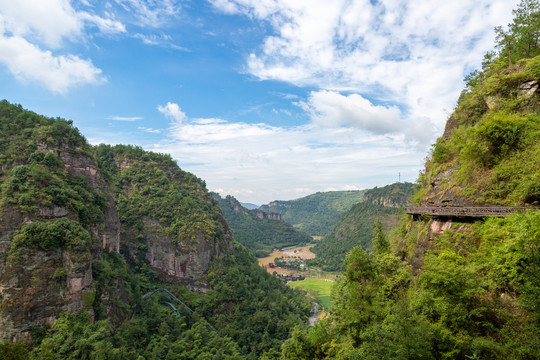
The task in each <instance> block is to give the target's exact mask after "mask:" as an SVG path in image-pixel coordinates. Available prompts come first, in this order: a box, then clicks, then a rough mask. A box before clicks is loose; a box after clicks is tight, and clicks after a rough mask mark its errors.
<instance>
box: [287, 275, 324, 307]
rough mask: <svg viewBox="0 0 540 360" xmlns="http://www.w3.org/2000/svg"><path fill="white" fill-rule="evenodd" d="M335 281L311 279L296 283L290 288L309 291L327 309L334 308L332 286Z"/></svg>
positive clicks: (291, 284) (290, 284)
mask: <svg viewBox="0 0 540 360" xmlns="http://www.w3.org/2000/svg"><path fill="white" fill-rule="evenodd" d="M333 285H334V281H333V280H330V279H323V278H309V279H306V280H302V281H294V282H292V283H289V286H291V287H293V288H297V289H302V290H305V291H307V292H308V293H309V294H310V295H311V296H313V297H314V298H315V301H316V302H318V303H319V304H321V305H323V306H324V307H325V308H326V309H330V308H331V307H332V306H333V303H334V301H333V300H334V298H333V297H332V286H333Z"/></svg>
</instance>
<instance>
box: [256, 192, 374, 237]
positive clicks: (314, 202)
mask: <svg viewBox="0 0 540 360" xmlns="http://www.w3.org/2000/svg"><path fill="white" fill-rule="evenodd" d="M363 197H364V191H363V190H362V191H330V192H324V193H320V192H318V193H316V194H312V195H309V196H306V197H303V198H300V199H296V200H291V201H274V202H271V203H270V204H268V205H263V206H261V207H260V209H261V210H265V211H276V212H279V213H281V215H282V218H283V220H285V221H287V222H288V223H289V224H292V225H293V226H294V227H295V228H296V229H298V230H300V231H304V232H306V233H308V234H309V235H314V236H323V235H326V234H328V233H330V231H332V228H333V227H334V226H335V225H336V224H337V223H338V221H339V219H340V218H341V216H342V215H343V214H344V213H346V212H347V211H348V210H349V209H350V208H351V207H352V206H353V205H354V204H356V203H358V202H360V201H362V200H363Z"/></svg>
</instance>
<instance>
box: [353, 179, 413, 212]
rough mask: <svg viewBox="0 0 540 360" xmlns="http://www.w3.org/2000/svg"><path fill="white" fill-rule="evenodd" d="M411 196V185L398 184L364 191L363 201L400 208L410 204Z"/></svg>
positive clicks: (406, 183) (405, 183)
mask: <svg viewBox="0 0 540 360" xmlns="http://www.w3.org/2000/svg"><path fill="white" fill-rule="evenodd" d="M413 194H414V186H413V184H411V183H408V182H403V183H401V182H399V183H394V184H390V185H386V186H383V187H374V188H373V189H369V190H366V193H365V194H364V199H363V200H364V201H365V202H370V203H373V204H377V205H384V206H393V207H402V206H405V205H407V204H408V203H409V202H410V198H411V196H412V195H413Z"/></svg>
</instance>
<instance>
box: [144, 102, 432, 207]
mask: <svg viewBox="0 0 540 360" xmlns="http://www.w3.org/2000/svg"><path fill="white" fill-rule="evenodd" d="M175 105H176V106H175ZM159 108H162V110H159ZM159 108H158V110H159V111H160V112H161V113H162V114H163V115H164V116H166V117H167V118H169V119H170V115H169V112H168V111H165V109H166V108H168V109H178V110H179V111H181V110H180V106H178V105H177V104H174V103H168V104H167V106H163V107H162V106H160V107H159ZM182 114H183V117H182V121H180V122H176V121H175V122H173V123H171V126H170V128H169V129H168V130H167V132H166V133H167V134H168V138H167V141H164V142H160V143H159V144H155V145H153V146H151V147H149V149H151V150H154V151H158V152H165V153H170V154H171V155H172V156H173V157H174V158H175V159H177V160H178V162H179V164H180V166H181V167H182V168H184V169H186V170H188V171H191V172H193V173H195V174H197V176H200V177H202V178H203V179H205V180H206V182H207V184H208V186H209V188H210V189H211V190H215V191H219V192H220V193H222V194H231V195H235V196H237V197H239V198H240V199H242V200H245V201H252V202H257V203H264V202H269V201H271V200H275V199H277V198H285V199H291V198H297V197H301V196H305V195H308V194H311V193H313V192H316V191H329V190H332V189H333V190H350V189H360V188H365V187H368V186H370V187H371V186H374V185H384V184H387V183H390V182H393V181H397V174H398V172H401V174H402V178H403V179H408V180H410V181H412V180H414V179H415V178H416V176H417V169H418V168H419V166H420V162H421V160H420V159H421V158H422V157H423V150H421V151H420V150H418V149H417V148H415V147H411V146H410V145H409V144H408V143H407V141H406V139H405V137H404V136H402V135H399V134H398V135H394V134H384V135H375V134H373V133H372V132H369V131H366V130H363V129H361V128H359V127H347V128H344V127H328V126H323V125H319V124H317V123H311V124H306V125H302V126H295V127H280V126H270V125H267V124H262V123H255V124H250V123H238V122H229V121H226V120H224V119H215V118H211V119H191V118H189V117H188V116H186V114H184V113H183V112H182ZM283 184H287V186H283Z"/></svg>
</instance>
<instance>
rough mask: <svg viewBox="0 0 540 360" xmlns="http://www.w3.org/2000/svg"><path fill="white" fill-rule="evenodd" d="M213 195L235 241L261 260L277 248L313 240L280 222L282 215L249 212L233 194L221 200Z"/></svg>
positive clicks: (255, 210) (254, 210) (255, 211)
mask: <svg viewBox="0 0 540 360" xmlns="http://www.w3.org/2000/svg"><path fill="white" fill-rule="evenodd" d="M212 196H213V197H214V198H215V199H216V200H217V201H218V202H219V205H220V206H221V210H222V212H223V216H224V217H225V219H226V220H227V223H228V224H229V226H230V228H231V231H232V233H233V236H234V239H235V240H236V241H238V242H240V243H241V244H243V245H244V246H246V247H247V248H248V249H250V250H253V252H254V253H255V255H256V256H258V257H264V256H267V255H269V254H270V253H271V252H272V249H275V248H283V247H287V246H293V245H303V244H306V243H309V242H311V240H312V238H311V236H309V235H307V234H306V233H303V232H300V231H298V230H295V229H294V228H293V227H292V225H291V224H289V223H287V222H286V221H283V220H281V215H280V214H279V213H272V212H266V211H262V210H257V209H252V210H248V209H246V208H245V207H244V206H242V205H241V204H240V202H238V200H236V199H235V198H234V197H232V196H230V195H228V196H226V197H225V198H222V197H220V196H219V195H218V194H215V193H214V194H212Z"/></svg>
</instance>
